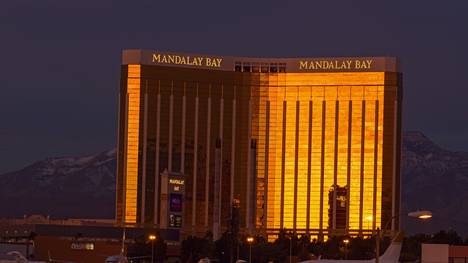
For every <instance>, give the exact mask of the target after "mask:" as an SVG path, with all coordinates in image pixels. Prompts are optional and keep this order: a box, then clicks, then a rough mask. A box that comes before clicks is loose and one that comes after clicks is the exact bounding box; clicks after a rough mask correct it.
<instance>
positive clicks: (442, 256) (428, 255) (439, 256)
mask: <svg viewBox="0 0 468 263" xmlns="http://www.w3.org/2000/svg"><path fill="white" fill-rule="evenodd" d="M466 262H468V246H452V245H448V244H422V245H421V263H466Z"/></svg>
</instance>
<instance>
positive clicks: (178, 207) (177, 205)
mask: <svg viewBox="0 0 468 263" xmlns="http://www.w3.org/2000/svg"><path fill="white" fill-rule="evenodd" d="M169 210H170V211H171V212H182V195H181V194H170V196H169Z"/></svg>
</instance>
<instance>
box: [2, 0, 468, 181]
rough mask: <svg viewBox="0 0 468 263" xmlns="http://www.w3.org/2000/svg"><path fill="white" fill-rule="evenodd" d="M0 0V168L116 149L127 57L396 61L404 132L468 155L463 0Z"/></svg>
mask: <svg viewBox="0 0 468 263" xmlns="http://www.w3.org/2000/svg"><path fill="white" fill-rule="evenodd" d="M290 2H291V3H286V1H284V0H283V1H257V0H255V1H219V0H218V1H186V2H182V1H156V0H152V1H144V0H139V1H128V0H126V1H110V0H81V1H63V0H56V1H51V0H30V1H23V0H11V1H9V0H2V1H1V3H0V91H1V93H0V98H1V100H0V173H1V172H6V171H9V170H14V169H17V168H20V167H22V166H24V165H26V164H28V163H30V162H32V161H35V160H39V159H42V158H45V157H50V156H66V155H80V154H87V153H95V152H99V151H103V150H106V149H109V148H112V147H114V146H115V143H116V138H115V137H116V119H117V114H116V110H117V92H118V82H119V65H120V54H121V50H122V49H125V48H147V49H159V50H163V51H179V52H194V53H206V54H220V55H238V56H268V57H269V56H273V57H288V56H398V57H399V58H400V59H401V61H402V64H403V72H404V89H405V98H404V130H420V131H422V132H424V133H425V134H426V135H428V136H429V137H430V138H432V139H433V140H435V141H436V142H437V143H439V144H440V145H442V146H443V147H446V148H448V149H452V150H465V151H466V150H468V105H467V104H468V102H467V98H468V84H467V83H468V1H466V0H460V1H456V0H453V1H428V0H426V1H422V0H421V1H416V0H410V1H409V0H404V1H395V0H392V1H385V3H383V1H375V0H370V1H361V0H360V1H349V0H342V1H333V0H327V1H310V0H305V1H290Z"/></svg>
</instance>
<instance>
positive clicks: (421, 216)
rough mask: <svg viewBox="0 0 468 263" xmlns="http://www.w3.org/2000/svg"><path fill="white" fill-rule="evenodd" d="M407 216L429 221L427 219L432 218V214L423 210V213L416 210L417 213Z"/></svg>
mask: <svg viewBox="0 0 468 263" xmlns="http://www.w3.org/2000/svg"><path fill="white" fill-rule="evenodd" d="M408 216H409V217H415V218H419V219H429V218H432V212H431V211H427V210H424V211H420V210H418V211H414V212H410V213H408Z"/></svg>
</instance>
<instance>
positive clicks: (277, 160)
mask: <svg viewBox="0 0 468 263" xmlns="http://www.w3.org/2000/svg"><path fill="white" fill-rule="evenodd" d="M119 100H120V103H119V105H120V106H119V136H118V140H119V142H118V177H117V220H118V221H119V222H121V223H125V224H130V225H131V224H135V225H152V226H154V225H156V226H159V227H161V228H181V230H182V233H184V234H202V233H203V234H204V233H205V232H206V231H212V232H213V234H214V235H215V237H217V236H219V235H220V233H222V232H223V231H225V230H227V229H228V227H229V222H230V219H231V216H232V207H233V205H235V206H238V211H239V213H238V214H239V215H240V216H239V219H238V220H239V225H240V227H241V229H242V230H244V231H248V232H250V233H259V234H267V235H270V236H271V237H273V236H274V235H275V234H276V233H277V232H278V231H279V230H280V229H282V228H286V229H288V230H293V231H296V232H297V233H309V234H311V235H314V236H319V237H323V236H324V235H333V234H345V233H349V234H359V233H361V234H368V233H371V232H372V231H373V230H375V229H376V228H378V227H380V228H383V227H384V226H385V225H386V224H387V222H389V224H388V225H389V228H391V230H397V229H398V226H399V220H398V215H399V202H400V171H399V162H400V130H401V124H400V123H401V102H402V85H401V73H399V70H398V67H397V60H396V59H395V58H388V57H358V58H291V59H289V58H287V59H285V58H248V57H224V56H209V55H194V54H180V53H171V52H158V51H145V50H125V51H124V52H123V62H122V67H121V88H120V99H119ZM179 186H183V188H179ZM182 189H183V190H182ZM392 218H394V219H395V220H393V221H391V219H392Z"/></svg>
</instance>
